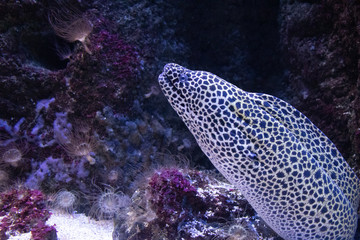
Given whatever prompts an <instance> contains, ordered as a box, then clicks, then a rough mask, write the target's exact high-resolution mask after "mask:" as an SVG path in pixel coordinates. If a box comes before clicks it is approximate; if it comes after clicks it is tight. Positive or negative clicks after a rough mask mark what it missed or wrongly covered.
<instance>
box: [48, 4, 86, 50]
mask: <svg viewBox="0 0 360 240" xmlns="http://www.w3.org/2000/svg"><path fill="white" fill-rule="evenodd" d="M56 3H57V5H58V6H57V7H56V8H53V9H51V10H50V13H49V16H48V19H49V23H50V25H51V26H52V28H53V29H54V31H55V33H56V35H58V36H59V37H61V38H63V39H65V40H66V41H68V42H75V41H79V42H81V44H82V45H83V46H84V49H85V51H86V52H87V53H89V54H90V53H91V51H90V49H89V48H88V47H87V41H88V36H89V34H90V33H91V32H92V30H93V25H92V23H91V22H90V20H89V19H87V17H86V16H85V15H84V14H82V13H81V12H80V11H79V10H78V9H76V8H75V7H74V6H72V5H70V4H69V3H66V1H60V0H58V1H56Z"/></svg>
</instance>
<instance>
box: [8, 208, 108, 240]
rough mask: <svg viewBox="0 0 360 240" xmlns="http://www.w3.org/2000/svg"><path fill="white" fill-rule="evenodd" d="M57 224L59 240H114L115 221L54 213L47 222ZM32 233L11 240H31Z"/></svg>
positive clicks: (10, 239)
mask: <svg viewBox="0 0 360 240" xmlns="http://www.w3.org/2000/svg"><path fill="white" fill-rule="evenodd" d="M46 223H47V224H48V225H50V226H52V225H54V224H56V226H55V228H56V230H57V237H58V240H112V232H113V230H114V224H113V221H111V220H109V221H95V220H91V219H89V218H88V217H87V216H85V215H84V214H72V215H70V214H63V213H58V212H53V211H52V215H51V217H50V218H49V220H48V221H47V222H46ZM30 238H31V233H25V234H21V235H18V236H11V237H10V238H9V240H29V239H30Z"/></svg>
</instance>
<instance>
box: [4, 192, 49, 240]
mask: <svg viewBox="0 0 360 240" xmlns="http://www.w3.org/2000/svg"><path fill="white" fill-rule="evenodd" d="M0 216H2V217H3V218H2V220H1V224H0V238H1V239H6V235H7V234H10V235H14V234H15V233H26V232H30V231H33V230H35V232H34V234H35V236H38V237H39V236H40V237H41V236H46V235H47V234H48V233H49V231H50V229H52V231H55V228H54V227H49V226H46V225H45V222H46V221H47V220H48V219H49V217H50V212H49V211H48V210H47V209H46V203H45V197H44V195H43V193H42V192H41V191H39V190H31V189H27V188H17V189H10V190H7V191H5V192H3V193H1V194H0ZM41 233H43V234H44V235H41ZM34 234H33V235H34ZM37 239H40V238H37ZM42 239H46V238H42Z"/></svg>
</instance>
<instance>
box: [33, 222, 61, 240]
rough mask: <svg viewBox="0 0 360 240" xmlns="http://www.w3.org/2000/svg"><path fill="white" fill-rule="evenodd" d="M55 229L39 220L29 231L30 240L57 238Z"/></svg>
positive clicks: (53, 239)
mask: <svg viewBox="0 0 360 240" xmlns="http://www.w3.org/2000/svg"><path fill="white" fill-rule="evenodd" d="M57 239H58V238H57V235H56V229H55V227H54V226H48V225H46V224H45V223H44V222H39V223H38V224H36V225H35V227H34V228H33V230H32V231H31V240H57Z"/></svg>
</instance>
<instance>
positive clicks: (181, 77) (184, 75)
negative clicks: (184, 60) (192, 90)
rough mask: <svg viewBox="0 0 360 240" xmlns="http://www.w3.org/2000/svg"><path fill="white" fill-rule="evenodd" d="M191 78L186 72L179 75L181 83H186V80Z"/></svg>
mask: <svg viewBox="0 0 360 240" xmlns="http://www.w3.org/2000/svg"><path fill="white" fill-rule="evenodd" d="M188 80H189V76H188V75H186V74H185V73H184V72H182V73H180V76H179V81H180V82H181V83H185V82H188Z"/></svg>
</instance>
